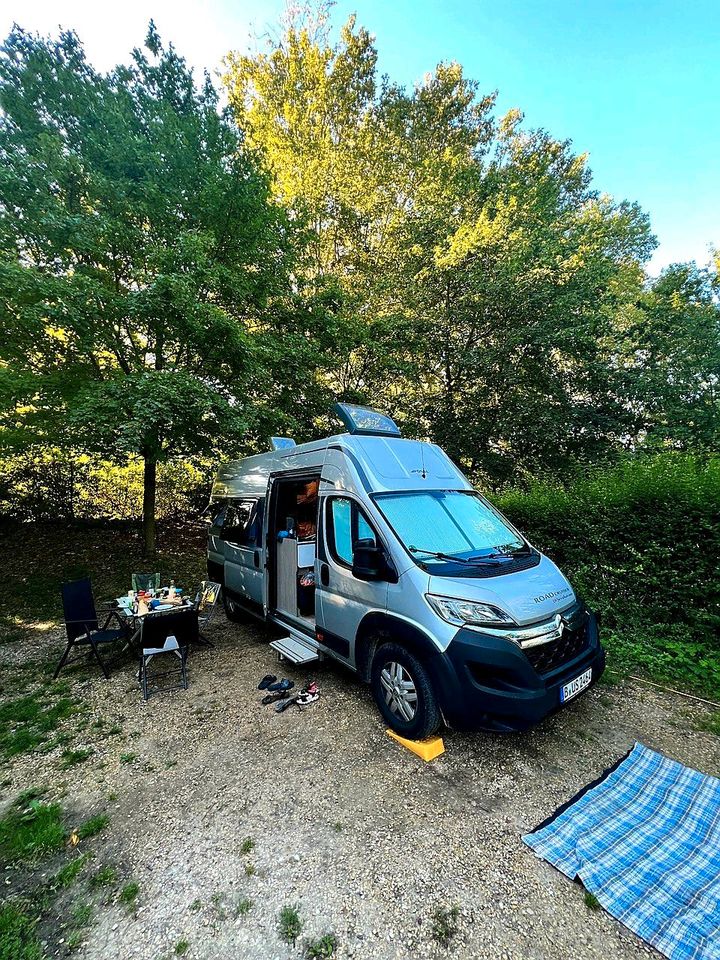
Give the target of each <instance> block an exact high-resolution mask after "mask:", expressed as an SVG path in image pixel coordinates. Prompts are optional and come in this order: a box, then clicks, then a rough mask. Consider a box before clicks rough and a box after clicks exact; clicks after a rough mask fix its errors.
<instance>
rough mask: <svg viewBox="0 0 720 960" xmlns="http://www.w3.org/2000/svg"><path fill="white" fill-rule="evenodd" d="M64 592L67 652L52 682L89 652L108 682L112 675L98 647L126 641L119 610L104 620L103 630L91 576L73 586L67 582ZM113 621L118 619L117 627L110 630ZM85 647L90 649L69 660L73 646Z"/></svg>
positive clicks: (56, 669) (74, 582)
mask: <svg viewBox="0 0 720 960" xmlns="http://www.w3.org/2000/svg"><path fill="white" fill-rule="evenodd" d="M61 590H62V605H63V616H64V622H65V630H66V632H67V638H68V639H67V646H66V647H65V652H64V653H63V655H62V657H61V658H60V662H59V663H58V665H57V667H56V668H55V673H54V674H53V680H55V679H57V676H58V674H59V673H60V671H61V670H62V668H63V667H64V666H66V665H67V664H68V663H75V662H76V661H77V660H80V659H82V656H84V655H85V654H87V653H92V654H93V655H94V657H95V659H96V660H97V662H98V663H99V664H100V669H101V670H102V672H103V674H104V676H105V679H106V680H107V679H108V678H109V676H110V674H109V673H108V669H107V666H106V664H105V663H104V662H103V660H102V659H101V657H100V653H99V650H98V647H99V645H100V644H105V643H116V642H117V641H119V640H125V641H126V640H127V638H128V630H127V626H126V625H125V623H123V620H122V617H120V616H119V615H118V611H117V610H111V611H110V612H109V614H108V615H107V617H106V618H105V622H104V623H103V625H102V627H100V626H99V624H98V618H97V611H96V609H95V600H94V598H93V592H92V585H91V583H90V580H89V578H88V577H84V578H83V579H82V580H74V581H72V582H71V583H64V584H63V585H62V588H61ZM113 618H117V621H118V628H116V629H113V630H111V629H109V626H110V622H111V620H112V619H113ZM83 646H84V647H86V648H87V647H89V648H90V649H89V650H87V649H86V650H85V652H84V654H83V655H81V656H78V657H73V659H72V660H68V657H69V656H70V652H71V651H72V649H73V647H83Z"/></svg>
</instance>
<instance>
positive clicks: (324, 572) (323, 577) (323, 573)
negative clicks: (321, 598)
mask: <svg viewBox="0 0 720 960" xmlns="http://www.w3.org/2000/svg"><path fill="white" fill-rule="evenodd" d="M320 583H321V584H322V585H323V586H324V587H327V586H329V584H330V567H329V566H328V565H327V564H326V563H321V564H320Z"/></svg>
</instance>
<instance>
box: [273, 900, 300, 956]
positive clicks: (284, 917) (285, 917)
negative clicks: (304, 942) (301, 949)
mask: <svg viewBox="0 0 720 960" xmlns="http://www.w3.org/2000/svg"><path fill="white" fill-rule="evenodd" d="M302 928H303V921H302V920H301V919H300V914H299V912H298V908H297V905H294V904H286V905H285V906H284V907H283V908H282V910H281V911H280V916H279V918H278V935H279V937H280V939H281V940H282V941H283V942H284V943H291V944H292V945H293V946H295V941H296V940H297V938H298V937H299V936H300V934H301V933H302Z"/></svg>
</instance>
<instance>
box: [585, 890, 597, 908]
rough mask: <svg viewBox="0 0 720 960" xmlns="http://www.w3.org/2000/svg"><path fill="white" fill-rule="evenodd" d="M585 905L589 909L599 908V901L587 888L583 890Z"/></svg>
mask: <svg viewBox="0 0 720 960" xmlns="http://www.w3.org/2000/svg"><path fill="white" fill-rule="evenodd" d="M585 906H586V907H587V908H588V909H589V910H599V909H600V901H599V900H598V898H597V897H596V896H595V894H594V893H590V891H589V890H586V891H585Z"/></svg>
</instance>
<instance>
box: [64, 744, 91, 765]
mask: <svg viewBox="0 0 720 960" xmlns="http://www.w3.org/2000/svg"><path fill="white" fill-rule="evenodd" d="M94 752H95V751H94V750H92V749H90V748H86V749H81V750H63V752H62V754H61V756H60V766H61V768H62V769H63V770H67V769H68V768H69V767H75V766H77V765H78V764H79V763H85V761H86V760H88V759H89V758H90V757H91V756H92V755H93V753H94Z"/></svg>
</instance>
